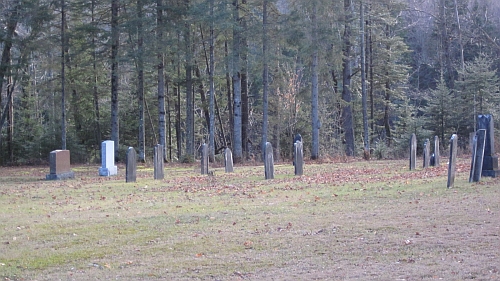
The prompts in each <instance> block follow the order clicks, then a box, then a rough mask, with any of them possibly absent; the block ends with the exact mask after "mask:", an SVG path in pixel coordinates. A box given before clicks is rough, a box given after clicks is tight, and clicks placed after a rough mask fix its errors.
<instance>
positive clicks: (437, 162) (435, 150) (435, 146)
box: [431, 136, 441, 167]
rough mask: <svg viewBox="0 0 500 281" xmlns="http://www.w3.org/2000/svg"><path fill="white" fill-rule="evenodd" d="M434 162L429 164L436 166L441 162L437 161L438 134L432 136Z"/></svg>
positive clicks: (438, 155) (438, 156)
mask: <svg viewBox="0 0 500 281" xmlns="http://www.w3.org/2000/svg"><path fill="white" fill-rule="evenodd" d="M433 155H434V161H433V162H434V163H433V164H431V166H436V167H438V166H439V165H440V164H441V163H440V161H439V158H440V157H441V156H440V154H439V137H438V136H434V153H433Z"/></svg>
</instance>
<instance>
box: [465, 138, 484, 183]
mask: <svg viewBox="0 0 500 281" xmlns="http://www.w3.org/2000/svg"><path fill="white" fill-rule="evenodd" d="M485 143H486V130H485V129H480V130H477V131H476V136H475V137H474V149H473V152H472V162H471V165H470V174H469V182H478V181H480V180H481V171H482V167H483V159H484V147H485Z"/></svg>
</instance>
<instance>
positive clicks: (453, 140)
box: [446, 134, 458, 188]
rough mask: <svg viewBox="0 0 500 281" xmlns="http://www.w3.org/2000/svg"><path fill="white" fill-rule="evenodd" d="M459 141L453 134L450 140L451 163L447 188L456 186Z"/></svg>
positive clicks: (449, 164) (449, 163)
mask: <svg viewBox="0 0 500 281" xmlns="http://www.w3.org/2000/svg"><path fill="white" fill-rule="evenodd" d="M457 141H458V137H457V135H456V134H453V135H452V136H451V138H450V162H448V183H447V184H446V187H448V188H452V187H453V186H454V185H455V170H456V166H457V145H458V144H457Z"/></svg>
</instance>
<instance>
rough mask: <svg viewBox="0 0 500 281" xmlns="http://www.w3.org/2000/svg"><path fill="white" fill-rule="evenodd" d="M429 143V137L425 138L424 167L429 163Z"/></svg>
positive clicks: (427, 166)
mask: <svg viewBox="0 0 500 281" xmlns="http://www.w3.org/2000/svg"><path fill="white" fill-rule="evenodd" d="M430 146H431V144H430V142H429V139H426V140H425V142H424V166H423V167H424V168H429V165H430V163H431V152H430V150H431V148H430Z"/></svg>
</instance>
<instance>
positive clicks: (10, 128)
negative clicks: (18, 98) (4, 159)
mask: <svg viewBox="0 0 500 281" xmlns="http://www.w3.org/2000/svg"><path fill="white" fill-rule="evenodd" d="M9 81H10V83H9V86H8V87H7V95H8V96H9V100H8V101H7V104H8V105H9V108H8V109H7V111H8V117H7V151H8V152H9V159H10V162H14V96H13V95H12V92H14V86H13V85H12V77H9Z"/></svg>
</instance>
